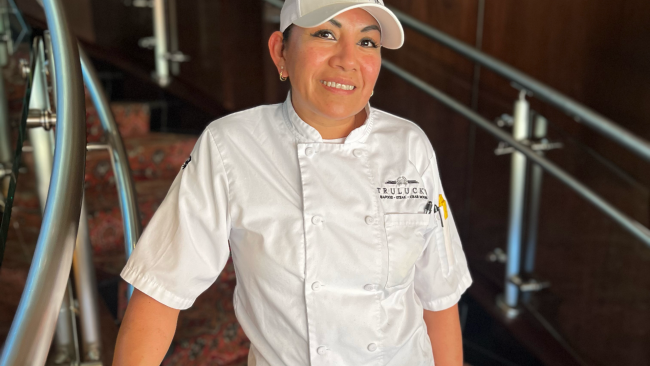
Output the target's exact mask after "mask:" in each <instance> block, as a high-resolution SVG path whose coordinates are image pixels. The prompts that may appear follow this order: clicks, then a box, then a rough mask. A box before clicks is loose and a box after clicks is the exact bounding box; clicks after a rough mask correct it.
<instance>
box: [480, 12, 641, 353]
mask: <svg viewBox="0 0 650 366" xmlns="http://www.w3.org/2000/svg"><path fill="white" fill-rule="evenodd" d="M649 18H650V3H648V2H647V1H620V2H613V1H563V0H550V1H528V2H521V1H510V0H495V1H490V2H488V3H487V6H486V19H485V38H484V44H483V45H484V50H485V51H486V52H487V53H489V54H491V55H493V56H495V57H497V58H499V59H501V60H503V61H505V62H507V63H509V64H511V65H513V66H515V67H517V68H519V69H520V70H522V71H524V72H526V73H528V74H529V75H531V76H533V77H535V78H537V79H539V80H540V81H542V82H544V83H546V84H548V85H551V86H552V87H554V88H556V89H558V90H560V91H561V92H563V93H565V94H567V95H569V96H570V97H572V98H575V99H576V100H578V101H579V102H581V103H584V104H585V105H587V106H590V107H591V108H593V109H595V110H596V111H598V112H600V113H602V114H604V115H606V116H608V117H609V118H611V119H613V120H615V121H616V122H617V123H618V124H620V125H622V126H624V127H626V128H628V129H629V130H631V131H633V132H635V133H637V134H639V135H641V136H642V137H644V138H646V139H650V131H648V129H649V127H648V124H647V123H646V122H645V121H646V120H647V118H648V117H647V115H648V111H647V109H648V103H643V101H644V99H647V98H646V97H647V95H648V93H649V92H650V88H649V87H648V85H650V84H648V83H647V81H648V78H650V68H649V67H648V66H649V64H648V63H647V60H648V42H650V26H649V25H648V24H649V22H647V19H649ZM515 98H516V91H515V90H514V89H513V88H512V87H511V86H510V85H509V82H507V81H505V80H503V79H502V78H500V77H499V76H497V75H495V74H493V73H491V72H485V71H484V72H483V74H482V77H481V94H480V101H479V111H480V113H481V114H483V115H484V116H486V117H488V118H490V119H493V118H494V117H497V116H498V115H500V114H501V113H511V109H512V102H513V101H514V99H515ZM532 105H533V108H534V109H536V110H538V111H540V112H541V113H542V114H544V115H545V116H547V117H548V118H549V119H550V121H551V122H552V123H553V128H552V129H551V131H550V134H549V136H550V138H552V139H555V140H561V141H563V142H565V143H566V145H567V146H566V148H564V149H562V150H558V151H552V152H549V153H548V154H547V156H548V157H549V158H550V159H551V160H553V161H555V162H556V163H557V164H558V165H560V166H561V167H563V168H564V169H566V170H567V171H568V172H569V173H570V174H572V175H574V176H576V177H577V178H578V179H580V180H581V181H583V182H585V183H586V184H587V185H588V186H590V187H591V188H592V189H594V190H595V191H596V192H597V193H598V194H600V195H602V196H603V197H605V198H606V199H607V200H609V201H610V202H612V203H613V204H614V205H615V206H617V207H618V208H620V209H621V210H622V211H623V212H625V213H626V214H628V215H630V216H631V217H633V218H634V219H636V220H638V221H639V222H641V223H643V224H646V225H648V224H649V223H650V218H649V215H648V212H649V209H648V204H649V203H650V201H649V197H650V193H649V187H650V180H649V175H648V174H649V173H650V169H648V163H647V162H644V161H642V160H641V159H639V158H637V157H635V156H634V155H632V154H630V153H629V152H628V151H626V150H625V149H623V148H621V147H619V146H617V145H616V144H614V143H612V142H610V141H609V140H607V139H606V138H604V137H602V136H601V135H599V134H598V133H595V132H594V131H592V130H591V129H590V128H588V127H586V126H584V125H583V124H580V123H576V121H574V120H573V119H571V118H568V117H567V116H565V115H564V114H563V113H562V112H559V111H557V110H556V109H554V108H552V107H550V106H547V105H544V104H542V103H539V101H537V100H535V99H533V101H532ZM565 134H570V135H571V136H573V138H574V139H576V140H577V142H578V144H576V143H574V142H572V141H571V140H570V139H567V138H565ZM581 144H585V145H587V146H588V147H589V148H590V149H593V151H594V152H596V153H599V154H601V155H603V156H604V157H605V158H607V159H609V160H611V161H613V162H614V163H615V164H617V165H619V166H621V168H622V169H623V174H616V173H615V172H612V171H611V170H609V169H608V168H607V167H606V166H605V165H604V164H601V163H599V162H598V159H596V158H595V157H594V156H593V155H592V154H590V153H588V152H586V151H585V150H584V149H582V148H580V145H581ZM495 145H496V144H495V142H494V139H492V138H491V137H490V136H487V135H486V134H482V133H479V134H478V138H477V143H476V154H475V157H474V158H475V161H474V167H473V169H474V172H475V176H481V177H484V181H483V182H482V183H480V182H479V181H478V180H476V184H475V185H474V186H473V187H472V193H473V194H472V198H471V199H472V221H471V239H470V242H471V244H472V247H471V249H470V250H475V249H477V248H481V250H483V251H485V250H489V249H490V247H491V246H501V247H504V245H505V239H506V229H507V228H506V221H507V214H508V192H509V182H508V181H507V179H506V178H507V177H508V174H509V159H508V158H507V157H495V156H493V155H492V154H491V151H490V150H491V149H493V148H494V146H495ZM544 179H545V180H544V188H543V201H542V211H541V217H540V220H541V221H540V228H541V229H540V234H539V247H538V248H539V249H538V258H537V268H538V272H539V273H540V274H541V276H542V277H543V278H546V279H549V280H551V282H552V284H553V286H552V287H551V288H550V289H549V290H546V291H544V292H542V293H539V294H538V295H537V296H535V297H534V304H535V306H537V307H538V308H539V311H540V313H542V314H543V315H544V316H545V317H546V318H547V319H548V320H550V322H551V323H552V324H553V325H554V326H555V327H557V329H558V330H559V331H560V333H561V334H562V335H563V336H564V337H565V338H566V340H567V342H568V343H569V344H570V345H572V346H573V347H575V349H576V350H577V351H578V353H579V354H580V355H581V356H582V357H583V358H584V359H586V360H588V361H589V362H590V364H595V365H610V364H630V365H631V364H634V365H637V364H638V365H641V364H648V363H650V352H649V351H648V350H647V347H646V345H647V344H648V341H649V340H650V339H649V335H648V334H650V320H649V319H648V309H650V296H648V291H647V289H648V288H649V286H650V284H649V283H648V281H649V279H650V253H649V252H650V251H649V250H648V248H647V247H646V246H644V245H643V244H641V243H640V242H639V241H638V240H636V239H635V238H633V237H632V236H631V235H629V234H627V232H625V231H624V230H623V229H621V228H619V227H618V225H617V224H615V223H613V221H612V220H611V219H609V218H608V217H606V216H605V215H604V214H602V213H601V212H600V211H598V210H597V209H595V208H594V207H593V206H592V205H591V204H589V203H587V202H585V201H584V200H583V199H582V198H580V197H579V196H578V195H577V194H575V193H574V192H572V191H571V190H569V189H568V188H566V187H565V186H564V185H562V184H561V183H559V182H558V181H557V180H555V179H554V178H552V177H549V176H546V177H545V178H544ZM495 197H496V199H495ZM490 210H491V212H493V213H494V215H493V216H492V217H487V216H486V215H485V212H487V211H490ZM483 238H489V240H487V242H486V240H484V239H483ZM475 254H476V255H477V256H480V253H475Z"/></svg>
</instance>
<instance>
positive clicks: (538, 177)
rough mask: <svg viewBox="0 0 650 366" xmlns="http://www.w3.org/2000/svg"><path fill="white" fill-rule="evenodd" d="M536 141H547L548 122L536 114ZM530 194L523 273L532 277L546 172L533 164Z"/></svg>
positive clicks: (526, 294) (525, 294) (526, 299)
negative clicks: (543, 180)
mask: <svg viewBox="0 0 650 366" xmlns="http://www.w3.org/2000/svg"><path fill="white" fill-rule="evenodd" d="M533 123H534V124H533V133H532V135H533V139H534V141H545V139H546V131H547V128H548V121H547V120H546V118H544V116H542V115H540V114H536V115H535V117H534V119H533ZM537 154H539V155H541V156H544V150H537ZM530 170H531V172H530V192H529V194H528V198H529V199H528V203H529V207H528V210H527V211H528V224H527V225H526V250H525V252H524V264H523V265H524V268H523V272H524V273H525V274H527V275H532V273H533V271H534V270H535V254H536V252H537V232H538V227H539V208H540V201H541V196H542V179H543V177H544V170H543V169H542V167H540V166H539V165H538V164H535V163H533V164H531V168H530ZM529 299H530V292H525V293H524V294H523V295H522V300H523V301H528V300H529Z"/></svg>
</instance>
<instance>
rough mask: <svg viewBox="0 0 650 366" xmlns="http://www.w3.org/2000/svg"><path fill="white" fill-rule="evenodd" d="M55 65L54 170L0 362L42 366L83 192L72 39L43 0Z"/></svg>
mask: <svg viewBox="0 0 650 366" xmlns="http://www.w3.org/2000/svg"><path fill="white" fill-rule="evenodd" d="M43 5H44V9H45V16H46V19H47V25H48V28H49V29H50V32H51V34H52V42H53V48H54V60H55V63H54V67H55V69H56V89H57V93H58V95H59V98H58V100H57V117H58V118H57V120H58V123H57V128H56V149H55V151H54V168H53V170H52V178H51V181H50V189H49V194H48V197H47V203H46V206H45V213H44V215H43V225H42V227H41V232H40V234H39V236H38V242H37V244H36V251H35V253H34V258H33V260H32V264H31V267H30V271H29V275H28V277H27V283H26V286H25V290H24V291H23V294H22V297H21V298H20V303H19V305H18V310H17V312H16V315H15V317H14V320H13V322H12V324H11V329H10V331H9V334H8V336H7V340H6V342H5V347H4V349H3V352H2V355H1V356H0V365H3V366H5V365H39V364H40V365H42V364H44V363H45V360H46V358H47V354H48V351H49V349H50V343H51V341H52V336H53V334H54V328H55V324H56V319H57V317H58V315H59V310H60V307H61V301H62V299H63V295H64V292H65V287H66V284H67V282H68V279H69V276H70V269H71V266H72V253H73V250H74V245H75V241H76V237H77V229H78V225H79V215H80V213H81V199H82V193H83V181H84V169H85V157H86V124H85V111H84V91H83V84H82V77H81V66H80V64H79V55H78V53H77V42H76V40H75V39H74V37H72V33H70V31H69V29H68V25H67V24H68V23H67V21H66V14H65V12H64V9H63V6H62V4H61V1H60V0H43Z"/></svg>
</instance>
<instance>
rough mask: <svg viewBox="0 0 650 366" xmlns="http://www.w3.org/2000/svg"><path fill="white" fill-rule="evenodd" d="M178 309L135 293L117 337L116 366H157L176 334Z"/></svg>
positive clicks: (136, 291) (114, 361)
mask: <svg viewBox="0 0 650 366" xmlns="http://www.w3.org/2000/svg"><path fill="white" fill-rule="evenodd" d="M179 312H180V311H179V310H178V309H173V308H170V307H168V306H167V305H163V304H161V303H159V302H158V301H156V300H154V299H153V298H151V297H150V296H148V295H146V294H145V293H143V292H141V291H139V290H137V289H134V290H133V296H131V301H129V305H128V306H127V308H126V314H124V320H122V325H121V326H120V332H119V333H118V335H117V344H116V345H115V356H114V357H113V366H145V365H155V366H158V365H160V363H161V362H162V360H163V358H164V357H165V354H166V353H167V350H168V349H169V345H170V344H171V342H172V338H173V337H174V332H175V331H176V322H177V321H178V314H179Z"/></svg>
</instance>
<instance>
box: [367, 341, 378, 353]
mask: <svg viewBox="0 0 650 366" xmlns="http://www.w3.org/2000/svg"><path fill="white" fill-rule="evenodd" d="M376 350H377V345H376V344H374V343H370V344H369V345H368V351H370V352H375V351H376Z"/></svg>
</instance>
